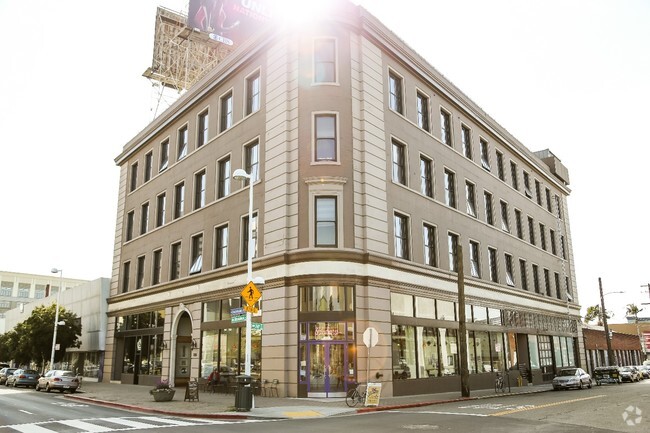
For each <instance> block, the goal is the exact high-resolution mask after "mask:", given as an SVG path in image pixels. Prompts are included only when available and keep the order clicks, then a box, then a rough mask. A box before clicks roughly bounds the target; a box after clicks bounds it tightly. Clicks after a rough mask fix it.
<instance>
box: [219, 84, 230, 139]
mask: <svg viewBox="0 0 650 433" xmlns="http://www.w3.org/2000/svg"><path fill="white" fill-rule="evenodd" d="M219 106H220V108H221V117H220V121H219V132H223V131H225V130H226V129H228V128H230V127H231V126H232V125H233V99H232V92H228V93H226V94H225V95H223V96H222V97H221V100H220V103H219Z"/></svg>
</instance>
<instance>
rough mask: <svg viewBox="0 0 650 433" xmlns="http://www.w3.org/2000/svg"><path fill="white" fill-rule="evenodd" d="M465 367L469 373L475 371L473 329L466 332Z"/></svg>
mask: <svg viewBox="0 0 650 433" xmlns="http://www.w3.org/2000/svg"><path fill="white" fill-rule="evenodd" d="M467 369H468V370H469V372H470V373H471V374H474V373H476V343H475V342H474V331H469V332H468V333H467Z"/></svg>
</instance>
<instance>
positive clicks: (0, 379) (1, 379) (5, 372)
mask: <svg viewBox="0 0 650 433" xmlns="http://www.w3.org/2000/svg"><path fill="white" fill-rule="evenodd" d="M16 370H17V369H15V368H9V367H5V368H3V369H2V370H0V385H2V384H3V383H6V382H7V377H9V376H11V375H12V374H14V371H16Z"/></svg>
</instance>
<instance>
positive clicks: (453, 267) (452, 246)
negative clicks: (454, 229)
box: [447, 233, 458, 272]
mask: <svg viewBox="0 0 650 433" xmlns="http://www.w3.org/2000/svg"><path fill="white" fill-rule="evenodd" d="M447 248H448V249H449V270H450V271H452V272H458V235H457V234H455V233H447Z"/></svg>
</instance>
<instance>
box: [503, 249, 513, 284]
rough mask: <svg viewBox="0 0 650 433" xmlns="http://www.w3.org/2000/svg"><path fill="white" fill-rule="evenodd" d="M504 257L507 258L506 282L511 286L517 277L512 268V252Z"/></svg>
mask: <svg viewBox="0 0 650 433" xmlns="http://www.w3.org/2000/svg"><path fill="white" fill-rule="evenodd" d="M504 258H505V260H506V284H507V285H509V286H510V287H514V286H515V277H514V272H513V270H512V256H511V255H510V254H506V255H505V256H504Z"/></svg>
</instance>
